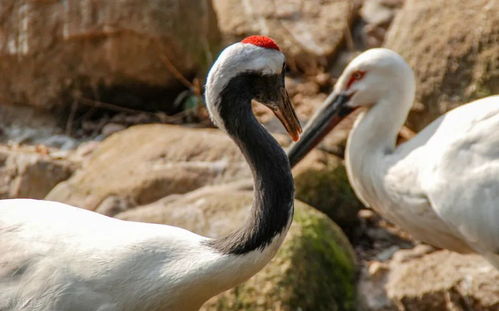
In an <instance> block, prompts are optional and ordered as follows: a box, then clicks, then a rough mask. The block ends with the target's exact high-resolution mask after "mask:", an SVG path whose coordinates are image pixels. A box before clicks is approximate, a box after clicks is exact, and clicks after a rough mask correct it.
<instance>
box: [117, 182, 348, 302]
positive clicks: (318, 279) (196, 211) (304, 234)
mask: <svg viewBox="0 0 499 311" xmlns="http://www.w3.org/2000/svg"><path fill="white" fill-rule="evenodd" d="M251 199H252V193H251V191H247V190H240V189H238V187H227V186H223V185H221V186H216V187H206V188H202V189H199V190H197V191H194V192H193V193H189V194H186V195H184V196H181V197H180V196H172V197H166V198H164V199H162V200H160V201H157V202H155V203H152V204H150V205H147V206H144V207H138V208H136V209H133V210H130V211H127V212H124V213H122V214H118V215H117V217H118V218H121V219H127V220H134V221H146V222H156V223H165V224H169V225H175V226H179V227H183V228H186V229H189V230H192V231H193V232H196V233H198V234H203V235H207V236H211V237H217V236H221V235H223V234H227V233H229V232H231V231H232V230H234V229H236V228H238V227H239V226H241V224H242V223H243V222H244V220H245V219H246V217H247V216H248V213H249V207H250V205H251V204H250V203H251ZM355 275H356V265H355V257H354V254H353V251H352V248H351V246H350V244H349V243H348V240H347V239H346V237H345V236H344V235H343V233H342V231H341V230H340V229H339V228H338V227H337V226H336V225H335V224H334V223H333V222H332V221H331V220H329V219H328V217H327V216H325V215H323V214H322V213H320V212H318V211H316V210H315V209H313V208H311V207H309V206H307V205H305V204H303V203H301V202H298V201H297V202H296V203H295V215H294V221H293V224H292V225H291V228H290V230H289V232H288V235H287V236H286V239H285V240H284V243H283V245H282V247H281V249H280V250H279V251H278V253H277V255H276V256H275V258H274V259H273V260H272V261H271V262H270V263H269V264H268V265H267V266H266V267H265V268H264V269H263V270H262V271H260V272H259V273H258V274H256V275H255V276H254V277H252V278H251V279H250V280H248V281H247V282H245V283H243V284H242V285H240V286H237V287H236V288H234V289H231V290H230V291H227V292H225V293H222V294H221V295H219V296H217V297H215V298H213V299H211V300H210V301H209V302H208V303H207V304H206V305H205V306H204V307H203V308H202V310H204V311H211V310H218V311H222V310H231V311H232V310H241V311H242V310H255V311H258V310H262V311H263V310H283V311H288V310H289V311H292V310H293V311H294V310H303V311H312V310H313V311H321V310H324V311H326V310H327V311H329V310H345V311H349V310H352V311H353V310H356V291H355Z"/></svg>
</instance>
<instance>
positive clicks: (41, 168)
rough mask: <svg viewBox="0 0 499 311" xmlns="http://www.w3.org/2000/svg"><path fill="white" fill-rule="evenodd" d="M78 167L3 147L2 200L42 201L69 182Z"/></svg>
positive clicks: (44, 155)
mask: <svg viewBox="0 0 499 311" xmlns="http://www.w3.org/2000/svg"><path fill="white" fill-rule="evenodd" d="M74 169H75V165H74V164H73V163H72V162H70V161H67V160H64V159H56V158H54V157H52V156H51V155H50V154H47V153H46V152H40V151H39V152H37V151H36V150H33V149H32V148H28V147H26V148H9V147H7V146H0V176H1V179H0V199H7V198H32V199H43V197H44V196H45V195H46V194H47V193H48V192H49V191H50V190H51V189H52V188H53V187H54V186H55V185H57V184H58V183H59V182H61V181H63V180H66V179H68V178H69V177H70V176H71V174H72V173H73V171H74Z"/></svg>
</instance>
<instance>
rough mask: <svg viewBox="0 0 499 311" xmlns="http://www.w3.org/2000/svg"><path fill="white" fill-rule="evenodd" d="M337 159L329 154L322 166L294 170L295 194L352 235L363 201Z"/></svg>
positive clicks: (348, 234) (356, 225)
mask: <svg viewBox="0 0 499 311" xmlns="http://www.w3.org/2000/svg"><path fill="white" fill-rule="evenodd" d="M338 162H339V161H338V160H336V161H335V160H333V158H332V157H329V159H326V163H325V164H324V167H323V168H313V167H312V168H310V169H307V170H305V169H301V172H300V173H298V174H295V187H296V198H297V199H298V200H300V201H303V202H305V203H307V204H309V205H311V206H314V207H315V208H317V209H318V210H320V211H322V212H323V213H325V214H326V215H328V216H329V217H330V218H331V219H332V220H333V221H334V222H335V223H337V224H338V225H339V226H340V227H341V228H342V229H343V231H345V233H346V234H347V236H349V237H352V236H354V235H355V233H356V232H355V230H357V229H358V224H359V219H358V217H357V214H358V212H359V210H360V209H361V208H362V207H363V205H362V203H361V202H360V201H359V200H358V199H357V197H356V195H355V193H354V192H353V190H352V188H351V186H350V183H349V181H348V177H347V174H346V170H345V167H344V166H343V165H342V164H340V163H338Z"/></svg>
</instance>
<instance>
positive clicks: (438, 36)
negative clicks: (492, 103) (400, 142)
mask: <svg viewBox="0 0 499 311" xmlns="http://www.w3.org/2000/svg"><path fill="white" fill-rule="evenodd" d="M497 12H499V1H497V0H476V1H460V0H407V1H406V3H405V6H404V7H403V8H402V10H401V11H400V12H399V13H398V14H397V16H396V17H395V20H394V21H393V23H392V25H391V27H390V30H389V32H388V35H387V38H386V41H385V44H384V46H385V47H388V48H391V49H393V50H395V51H397V52H398V53H400V54H401V55H402V56H403V57H404V58H405V59H406V60H407V61H408V62H409V64H410V65H411V67H412V68H413V69H414V72H415V74H416V82H417V95H416V103H415V106H414V111H413V112H412V113H411V115H410V116H409V120H408V124H409V126H410V127H411V128H412V129H415V130H420V129H421V128H423V127H424V126H426V125H427V124H428V123H429V122H430V121H432V120H434V119H435V118H436V117H438V116H439V115H441V114H442V113H444V112H446V111H448V110H450V109H452V108H454V107H456V106H459V105H461V104H463V103H467V102H469V101H471V100H473V99H477V98H481V97H485V96H488V95H492V94H497V93H499V44H498V42H499V14H498V13H497ZM422 21H424V22H422Z"/></svg>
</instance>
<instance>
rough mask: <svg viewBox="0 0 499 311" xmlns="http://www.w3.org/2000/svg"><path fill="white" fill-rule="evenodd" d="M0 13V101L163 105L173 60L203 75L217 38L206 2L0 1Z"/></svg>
mask: <svg viewBox="0 0 499 311" xmlns="http://www.w3.org/2000/svg"><path fill="white" fill-rule="evenodd" d="M0 16H1V18H0V72H1V73H2V76H1V77H2V78H0V103H1V104H12V105H19V104H27V105H31V106H37V107H43V108H45V109H48V108H52V107H54V106H61V105H64V104H66V105H69V104H72V103H73V102H78V103H84V104H85V103H89V102H90V103H92V101H88V100H85V99H86V98H90V99H98V100H99V101H104V102H108V103H113V104H116V105H122V106H135V107H136V106H139V107H140V108H143V109H160V108H161V109H165V108H168V107H165V105H168V104H169V101H165V90H167V89H169V88H177V89H178V88H179V86H180V85H181V84H180V82H179V78H178V77H177V75H178V74H177V73H175V72H174V69H173V67H174V68H175V69H176V70H177V71H178V72H179V73H180V74H182V75H184V76H185V77H187V78H192V77H193V76H194V75H195V74H196V73H197V74H202V73H203V71H204V70H206V68H207V67H208V65H209V64H211V62H212V61H213V57H214V53H215V52H216V51H217V50H218V49H219V45H220V42H219V40H220V33H219V31H218V28H217V22H216V16H215V14H214V11H213V8H212V6H211V1H198V0H186V1H172V0H160V1H158V0H154V1H153V0H148V1H141V0H124V1H119V2H116V1H111V2H109V1H104V2H103V1H93V0H83V1H69V2H64V1H28V0H22V1H18V0H3V1H2V2H1V4H0ZM165 102H166V104H165Z"/></svg>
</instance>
